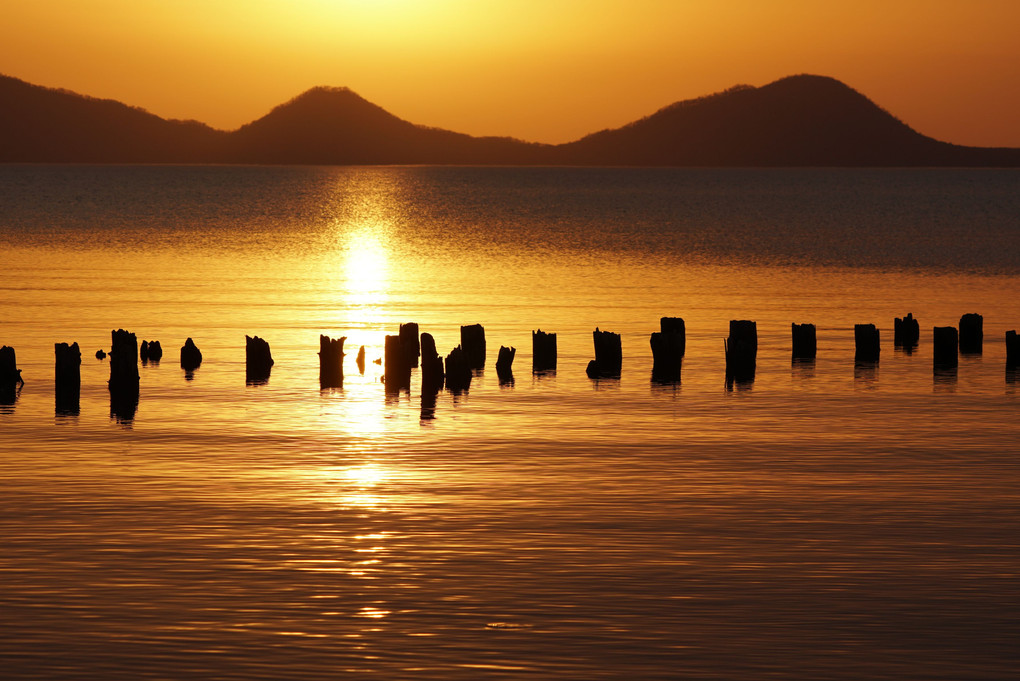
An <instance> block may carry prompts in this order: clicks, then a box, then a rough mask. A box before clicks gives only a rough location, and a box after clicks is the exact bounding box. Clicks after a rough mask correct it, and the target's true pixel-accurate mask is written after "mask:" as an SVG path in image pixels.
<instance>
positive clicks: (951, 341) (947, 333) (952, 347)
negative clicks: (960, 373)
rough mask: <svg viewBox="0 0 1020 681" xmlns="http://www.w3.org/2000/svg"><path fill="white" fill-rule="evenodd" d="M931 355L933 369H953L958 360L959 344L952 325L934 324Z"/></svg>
mask: <svg viewBox="0 0 1020 681" xmlns="http://www.w3.org/2000/svg"><path fill="white" fill-rule="evenodd" d="M932 346H933V350H932V357H933V359H934V366H935V369H953V368H955V367H956V366H957V365H958V364H959V362H960V360H959V357H958V354H957V347H958V346H959V341H958V336H957V333H956V328H954V327H952V326H936V327H935V328H934V329H932Z"/></svg>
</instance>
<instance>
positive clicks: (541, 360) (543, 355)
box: [531, 329, 556, 371]
mask: <svg viewBox="0 0 1020 681" xmlns="http://www.w3.org/2000/svg"><path fill="white" fill-rule="evenodd" d="M531 370H532V371H556V334H555V333H546V332H545V331H543V330H542V329H539V330H538V331H532V332H531Z"/></svg>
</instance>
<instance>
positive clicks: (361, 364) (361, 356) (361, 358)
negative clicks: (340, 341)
mask: <svg viewBox="0 0 1020 681" xmlns="http://www.w3.org/2000/svg"><path fill="white" fill-rule="evenodd" d="M354 361H355V362H356V363H357V365H358V372H359V373H362V374H364V373H365V346H364V345H362V346H361V348H360V349H359V350H358V357H357V359H356V360H354Z"/></svg>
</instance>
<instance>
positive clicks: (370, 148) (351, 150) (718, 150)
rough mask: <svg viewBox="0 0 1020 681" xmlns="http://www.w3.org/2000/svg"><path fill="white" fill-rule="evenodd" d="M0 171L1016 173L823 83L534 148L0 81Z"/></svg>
mask: <svg viewBox="0 0 1020 681" xmlns="http://www.w3.org/2000/svg"><path fill="white" fill-rule="evenodd" d="M0 162H8V163H9V162H32V163H251V164H322V165H372V164H458V165H471V164H474V165H610V166H611V165H625V166H630V165H634V166H714V167H723V166H752V167H754V166H758V167H768V166H1011V167H1016V166H1020V149H1006V148H998V149H988V148H977V147H964V146H958V145H953V144H948V143H946V142H940V141H938V140H934V139H932V138H930V137H926V136H924V135H921V134H920V133H918V132H916V131H914V130H913V129H911V128H910V127H909V126H907V125H906V124H905V123H903V122H902V121H900V120H898V119H896V118H895V117H894V116H892V115H891V114H889V113H888V112H886V111H884V110H883V109H881V108H880V107H878V106H877V105H875V104H874V103H873V102H871V101H870V100H869V99H868V98H867V97H865V96H864V95H862V94H860V93H858V92H856V91H855V90H853V89H851V88H849V87H848V86H846V85H844V84H843V83H841V82H839V81H837V80H835V79H832V78H827V77H823V76H810V75H800V76H790V77H787V78H783V79H781V80H778V81H776V82H774V83H770V84H769V85H765V86H762V87H758V88H755V87H750V86H738V87H735V88H730V89H729V90H726V91H724V92H720V93H717V94H714V95H709V96H706V97H701V98H698V99H693V100H686V101H682V102H677V103H676V104H672V105H669V106H667V107H664V108H663V109H660V110H659V111H657V112H656V113H654V114H652V115H650V116H648V117H646V118H643V119H641V120H638V121H635V122H633V123H630V124H628V125H625V126H623V127H621V128H617V129H615V130H603V131H601V132H597V133H594V134H591V135H588V136H586V137H583V138H581V139H579V140H577V141H574V142H570V143H566V144H560V145H547V144H535V143H529V142H523V141H520V140H516V139H512V138H507V137H472V136H470V135H465V134H462V133H457V132H452V131H449V130H443V129H439V128H429V127H424V126H419V125H415V124H413V123H409V122H407V121H405V120H402V119H400V118H398V117H396V116H394V115H392V114H390V113H389V112H387V111H385V110H384V109H382V108H381V107H379V106H376V105H375V104H372V103H371V102H368V101H366V100H365V99H363V98H362V97H360V96H358V95H357V94H355V93H354V92H352V91H351V90H349V89H347V88H325V87H318V88H313V89H311V90H309V91H307V92H305V93H303V94H301V95H299V96H298V97H295V98H294V99H292V100H291V101H289V102H287V103H285V104H281V105H280V106H277V107H275V108H274V109H273V110H272V111H270V112H269V113H268V114H266V115H265V116H263V117H261V118H259V119H257V120H255V121H252V122H251V123H248V124H246V125H243V126H241V127H240V128H238V129H237V130H234V131H232V132H227V131H222V130H215V129H213V128H211V127H209V126H207V125H205V124H203V123H199V122H196V121H178V120H166V119H163V118H160V117H158V116H155V115H153V114H151V113H148V112H146V111H144V110H142V109H138V108H134V107H130V106H127V105H125V104H122V103H120V102H116V101H113V100H103V99H95V98H92V97H86V96H83V95H78V94H75V93H73V92H68V91H65V90H54V89H49V88H43V87H39V86H36V85H31V84H29V83H26V82H24V81H21V80H18V79H16V78H11V77H8V76H0Z"/></svg>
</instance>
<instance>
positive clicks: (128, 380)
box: [109, 329, 139, 421]
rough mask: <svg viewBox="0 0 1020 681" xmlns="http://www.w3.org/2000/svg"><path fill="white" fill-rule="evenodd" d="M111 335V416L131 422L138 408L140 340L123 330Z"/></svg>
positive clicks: (113, 332) (112, 332)
mask: <svg viewBox="0 0 1020 681" xmlns="http://www.w3.org/2000/svg"><path fill="white" fill-rule="evenodd" d="M110 335H111V343H110V354H109V357H110V383H109V388H110V416H111V417H112V418H115V419H116V420H118V421H130V420H131V419H133V418H134V417H135V410H136V409H137V408H138V395H139V385H138V383H139V376H138V339H137V338H135V334H133V333H129V332H127V331H125V330H123V329H117V330H116V331H111V332H110Z"/></svg>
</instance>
